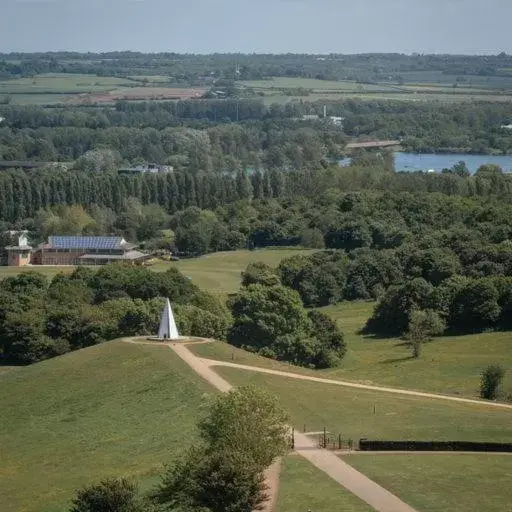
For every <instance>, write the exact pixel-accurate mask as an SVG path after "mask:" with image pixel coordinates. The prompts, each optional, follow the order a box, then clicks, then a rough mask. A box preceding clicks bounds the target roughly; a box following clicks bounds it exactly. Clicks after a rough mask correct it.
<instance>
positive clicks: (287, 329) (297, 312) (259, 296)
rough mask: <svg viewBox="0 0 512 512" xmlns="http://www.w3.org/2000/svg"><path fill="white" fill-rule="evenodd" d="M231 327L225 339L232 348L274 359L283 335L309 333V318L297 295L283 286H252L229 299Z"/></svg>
mask: <svg viewBox="0 0 512 512" xmlns="http://www.w3.org/2000/svg"><path fill="white" fill-rule="evenodd" d="M231 309H232V313H233V318H234V322H233V326H232V327H231V329H230V330H229V332H228V340H229V341H230V343H232V344H233V345H235V346H238V347H245V348H248V349H250V350H254V351H256V352H260V351H261V350H263V349H264V351H265V354H266V355H269V356H271V357H277V354H278V353H279V347H278V346H277V345H278V339H279V338H280V337H282V336H286V335H292V336H295V335H297V334H301V335H302V334H303V333H309V332H311V322H310V320H309V319H308V316H307V313H306V311H305V309H304V306H303V304H302V301H301V300H300V296H299V294H298V293H297V292H295V291H293V290H290V289H289V288H285V287H283V286H262V285H260V284H253V285H250V286H248V287H247V288H245V289H244V290H242V291H241V292H240V293H239V294H238V295H237V296H236V297H234V299H233V300H232V304H231Z"/></svg>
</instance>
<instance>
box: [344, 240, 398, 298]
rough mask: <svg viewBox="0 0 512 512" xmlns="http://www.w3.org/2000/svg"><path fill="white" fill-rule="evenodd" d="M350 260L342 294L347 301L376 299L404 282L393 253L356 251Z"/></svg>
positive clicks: (366, 250)
mask: <svg viewBox="0 0 512 512" xmlns="http://www.w3.org/2000/svg"><path fill="white" fill-rule="evenodd" d="M350 260H351V261H350V263H349V266H348V276H347V284H346V288H345V293H344V295H345V298H347V299H348V300H355V299H377V298H379V296H380V295H381V294H382V293H383V292H384V291H385V290H387V289H388V288H389V287H390V286H391V285H395V284H400V283H401V282H403V280H404V276H403V270H402V265H401V263H400V261H399V259H398V258H397V257H396V256H395V254H394V253H393V252H390V251H376V250H369V249H358V250H356V251H354V252H352V253H351V255H350Z"/></svg>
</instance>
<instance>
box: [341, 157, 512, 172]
mask: <svg viewBox="0 0 512 512" xmlns="http://www.w3.org/2000/svg"><path fill="white" fill-rule="evenodd" d="M461 160H463V161H464V162H466V165H467V167H468V169H469V170H470V172H471V173H472V174H473V173H475V172H476V171H477V170H478V168H479V167H480V166H481V165H483V164H497V165H499V166H500V167H501V168H502V169H503V170H504V171H512V155H506V156H504V155H499V156H496V155H472V154H469V153H449V154H448V153H402V152H396V153H395V169H396V170H397V171H429V170H431V169H433V170H434V171H438V172H439V171H442V170H443V169H449V168H450V167H453V166H454V165H455V164H456V163H458V162H460V161H461ZM349 163H350V159H347V158H346V159H344V160H342V161H341V165H348V164H349Z"/></svg>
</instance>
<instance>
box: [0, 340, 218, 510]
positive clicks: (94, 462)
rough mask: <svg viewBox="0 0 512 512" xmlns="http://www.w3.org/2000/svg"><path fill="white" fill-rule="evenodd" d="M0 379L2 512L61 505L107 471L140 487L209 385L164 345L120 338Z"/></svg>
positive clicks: (173, 445)
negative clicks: (0, 390)
mask: <svg viewBox="0 0 512 512" xmlns="http://www.w3.org/2000/svg"><path fill="white" fill-rule="evenodd" d="M0 387H1V388H2V389H4V390H8V392H7V393H5V392H4V393H2V394H1V395H0V447H1V448H0V453H1V464H0V503H1V505H0V509H1V510H2V512H10V511H12V512H14V511H20V510H23V511H25V512H31V511H33V512H62V511H63V510H67V507H66V504H67V502H68V501H69V499H70V497H71V496H72V495H73V492H74V490H75V489H76V488H78V487H82V486H83V485H85V484H87V483H88V482H93V481H97V480H98V479H100V478H103V477H107V476H120V475H125V476H129V477H133V478H137V479H142V480H143V481H144V483H145V487H146V488H147V487H148V485H150V484H151V483H152V482H154V481H155V479H156V475H157V474H158V472H159V471H160V469H161V468H162V464H163V463H165V462H168V461H170V460H172V458H173V456H174V455H175V454H176V453H177V452H180V451H181V450H182V449H184V448H186V447H187V446H188V445H189V443H190V442H191V441H192V440H193V439H194V436H195V423H196V421H197V419H198V414H199V411H200V405H201V403H202V402H203V395H204V393H212V392H213V389H212V388H211V387H210V386H208V385H207V384H206V383H204V382H203V381H202V380H201V379H200V378H198V377H197V376H196V375H195V373H194V372H193V371H192V370H191V369H189V368H188V366H186V365H185V364H184V363H182V362H181V360H180V359H179V358H178V357H177V356H176V355H175V354H174V353H173V352H172V351H171V350H169V348H167V347H164V346H162V347H155V346H143V345H130V344H126V343H122V342H111V343H106V344H103V345H98V346H96V347H92V348H89V349H86V350H81V351H78V352H74V353H71V354H68V355H66V356H63V357H59V358H56V359H52V360H51V361H47V362H43V363H39V364H35V365H33V366H30V367H25V368H19V369H17V370H15V371H11V372H6V373H2V374H0Z"/></svg>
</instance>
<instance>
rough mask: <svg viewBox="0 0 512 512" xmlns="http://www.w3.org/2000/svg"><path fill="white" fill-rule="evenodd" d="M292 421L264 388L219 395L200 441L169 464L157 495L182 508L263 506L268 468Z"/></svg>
mask: <svg viewBox="0 0 512 512" xmlns="http://www.w3.org/2000/svg"><path fill="white" fill-rule="evenodd" d="M287 421H288V417H287V415H286V414H285V412H284V411H283V410H282V408H281V407H280V406H279V404H278V402H277V400H276V398H275V397H274V396H272V395H270V394H268V393H267V392H266V391H263V390H261V389H259V388H255V387H241V388H238V389H236V390H232V391H230V392H229V393H227V394H224V395H221V396H218V397H216V398H214V399H213V400H212V402H211V404H210V408H209V413H208V415H206V416H205V417H204V418H203V419H202V420H201V422H200V423H199V433H200V437H201V444H200V446H198V447H194V448H192V449H190V450H189V451H188V452H187V453H186V454H185V455H184V456H183V457H182V458H181V459H180V460H178V461H177V462H175V463H174V464H173V465H172V466H170V467H169V468H168V469H167V471H166V472H165V474H164V475H163V478H162V482H161V483H160V485H159V486H158V487H157V489H156V490H155V491H154V492H153V493H152V498H153V501H154V502H156V503H157V504H160V505H163V507H164V510H176V511H183V512H185V511H186V512H189V511H190V512H192V511H199V510H201V511H204V512H226V511H228V512H252V511H253V510H261V509H262V508H263V506H262V505H263V504H264V502H265V501H266V499H267V495H266V494H265V490H266V488H265V484H264V475H263V471H264V470H265V468H267V467H268V466H269V465H270V464H271V463H272V462H273V461H274V460H275V459H276V458H277V457H279V456H281V455H283V454H284V453H285V452H286V451H287V449H288V448H289V433H288V427H287V425H286V424H287Z"/></svg>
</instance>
